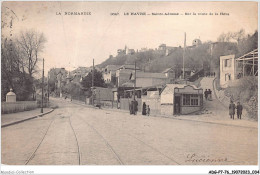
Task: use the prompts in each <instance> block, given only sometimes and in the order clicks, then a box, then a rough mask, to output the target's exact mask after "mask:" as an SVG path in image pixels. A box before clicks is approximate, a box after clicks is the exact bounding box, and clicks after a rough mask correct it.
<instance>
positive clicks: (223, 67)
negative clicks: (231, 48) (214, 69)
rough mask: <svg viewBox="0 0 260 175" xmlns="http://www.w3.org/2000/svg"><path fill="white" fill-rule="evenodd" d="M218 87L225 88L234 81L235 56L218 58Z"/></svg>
mask: <svg viewBox="0 0 260 175" xmlns="http://www.w3.org/2000/svg"><path fill="white" fill-rule="evenodd" d="M219 67H220V72H219V73H220V86H221V87H227V85H228V82H229V81H231V80H235V74H236V73H235V72H236V70H235V68H236V66H235V55H226V56H221V57H220V66H219Z"/></svg>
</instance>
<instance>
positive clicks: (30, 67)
mask: <svg viewBox="0 0 260 175" xmlns="http://www.w3.org/2000/svg"><path fill="white" fill-rule="evenodd" d="M16 41H17V43H18V47H19V49H20V52H21V57H22V60H23V64H22V66H23V70H24V69H27V73H28V74H29V76H30V77H32V76H33V73H35V72H36V71H37V70H36V66H37V63H38V61H39V54H40V53H41V52H42V51H43V48H44V43H45V42H46V41H47V40H46V38H45V36H44V35H43V33H38V32H35V31H34V30H29V31H26V32H21V33H20V36H19V37H18V38H17V40H16Z"/></svg>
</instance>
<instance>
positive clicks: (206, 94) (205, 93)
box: [204, 89, 208, 100]
mask: <svg viewBox="0 0 260 175" xmlns="http://www.w3.org/2000/svg"><path fill="white" fill-rule="evenodd" d="M204 95H205V99H206V100H208V89H206V90H205V91H204Z"/></svg>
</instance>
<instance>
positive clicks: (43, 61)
mask: <svg viewBox="0 0 260 175" xmlns="http://www.w3.org/2000/svg"><path fill="white" fill-rule="evenodd" d="M43 87H44V58H43V62H42V101H41V113H43Z"/></svg>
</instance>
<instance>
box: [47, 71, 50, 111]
mask: <svg viewBox="0 0 260 175" xmlns="http://www.w3.org/2000/svg"><path fill="white" fill-rule="evenodd" d="M49 73H50V71H48V77H47V80H48V81H47V83H48V84H47V85H48V86H47V91H48V92H47V93H48V107H49V101H50V90H49V89H50V88H49Z"/></svg>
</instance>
